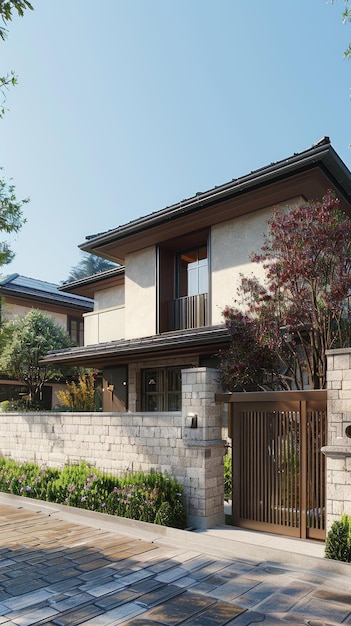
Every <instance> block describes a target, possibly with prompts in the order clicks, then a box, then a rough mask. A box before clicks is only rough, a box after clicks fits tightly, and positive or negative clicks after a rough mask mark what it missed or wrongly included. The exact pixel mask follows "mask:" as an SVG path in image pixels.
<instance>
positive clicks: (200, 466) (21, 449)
mask: <svg viewBox="0 0 351 626" xmlns="http://www.w3.org/2000/svg"><path fill="white" fill-rule="evenodd" d="M217 378H218V372H216V370H212V369H208V368H204V367H202V368H197V369H187V370H183V371H182V412H180V411H179V412H167V413H78V412H77V413H76V412H74V413H66V412H62V413H55V412H50V413H23V414H20V413H2V414H0V420H1V430H0V455H1V456H3V457H5V458H8V459H13V460H15V461H18V462H35V463H37V464H38V465H40V466H45V465H46V466H49V467H63V466H64V465H65V464H67V463H71V464H72V463H78V462H80V461H83V460H84V461H86V462H87V463H89V464H91V465H92V466H94V467H96V468H98V469H100V470H102V471H104V472H106V473H110V474H113V475H116V476H121V475H123V474H125V473H126V472H128V471H143V472H149V471H150V470H155V471H160V472H162V473H168V474H170V475H171V476H173V477H174V478H176V479H177V480H178V482H179V483H180V484H182V485H183V486H184V496H185V505H186V509H187V514H188V524H189V526H192V527H194V528H209V527H211V526H214V525H217V524H222V523H224V481H223V455H224V453H225V442H224V441H222V439H221V433H222V428H221V427H222V424H221V415H220V406H218V405H217V404H216V402H215V394H216V391H218V383H217Z"/></svg>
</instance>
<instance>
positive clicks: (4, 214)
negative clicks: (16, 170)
mask: <svg viewBox="0 0 351 626" xmlns="http://www.w3.org/2000/svg"><path fill="white" fill-rule="evenodd" d="M1 169H2V168H0V173H1ZM27 202H29V199H28V198H26V199H24V200H21V201H18V200H17V198H16V194H15V187H14V185H12V184H8V183H7V182H6V181H5V179H4V178H3V177H2V176H1V175H0V232H3V233H7V234H10V233H17V232H18V231H19V230H20V229H21V227H22V226H23V224H24V223H25V222H26V219H25V218H24V216H23V211H22V207H23V205H24V204H26V203H27ZM14 256H15V255H14V252H12V250H11V248H10V246H9V244H8V242H6V241H2V242H0V266H1V265H6V264H7V263H10V262H11V261H12V259H13V257H14Z"/></svg>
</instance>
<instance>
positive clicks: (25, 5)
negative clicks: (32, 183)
mask: <svg viewBox="0 0 351 626" xmlns="http://www.w3.org/2000/svg"><path fill="white" fill-rule="evenodd" d="M25 9H33V7H32V5H31V4H30V2H28V1H27V0H0V19H1V20H2V23H3V24H4V26H0V39H1V40H5V39H6V37H7V29H6V28H5V26H6V25H7V23H8V22H9V21H11V20H12V15H13V13H14V12H17V14H18V15H19V16H22V15H23V13H24V11H25ZM16 83H17V78H16V76H15V74H14V72H13V71H11V72H7V73H6V74H4V75H0V100H1V102H0V118H2V117H3V115H4V113H5V107H4V105H5V102H6V91H7V89H8V87H9V86H11V85H12V86H13V85H16ZM0 170H1V168H0ZM28 201H29V200H28V198H27V199H25V200H22V201H18V200H17V198H16V194H15V187H14V185H13V184H12V183H10V184H8V183H7V182H6V180H5V179H4V178H3V177H2V176H1V175H0V231H2V232H5V233H8V234H9V233H13V232H15V233H16V232H18V231H19V229H20V228H21V226H22V225H23V224H24V223H25V221H26V220H25V219H24V217H23V212H22V207H23V205H24V204H25V203H26V202H28ZM13 257H14V254H13V252H12V251H11V249H10V247H9V245H8V243H6V242H2V243H0V266H1V265H4V264H6V263H10V261H11V260H12V259H13Z"/></svg>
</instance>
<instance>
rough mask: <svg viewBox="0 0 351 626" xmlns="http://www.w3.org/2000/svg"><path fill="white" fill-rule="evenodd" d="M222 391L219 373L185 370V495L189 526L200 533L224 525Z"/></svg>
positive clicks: (211, 370) (203, 370)
mask: <svg viewBox="0 0 351 626" xmlns="http://www.w3.org/2000/svg"><path fill="white" fill-rule="evenodd" d="M218 391H220V385H219V382H218V370H216V369H210V368H206V367H198V368H191V369H185V370H182V439H183V445H184V455H185V458H184V464H185V471H184V486H185V492H184V495H185V501H186V508H187V512H188V523H189V526H192V527H194V528H200V529H205V528H211V527H213V526H217V525H221V524H224V468H223V456H224V454H225V441H223V440H222V437H221V435H222V423H221V406H220V403H217V404H216V401H215V394H216V393H218Z"/></svg>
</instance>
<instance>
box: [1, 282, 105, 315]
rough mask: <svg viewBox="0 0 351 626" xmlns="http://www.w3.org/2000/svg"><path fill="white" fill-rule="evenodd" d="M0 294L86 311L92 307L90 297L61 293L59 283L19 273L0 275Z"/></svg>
mask: <svg viewBox="0 0 351 626" xmlns="http://www.w3.org/2000/svg"><path fill="white" fill-rule="evenodd" d="M0 294H1V295H4V296H6V295H12V296H15V297H18V298H25V299H32V300H37V301H40V302H51V303H53V304H56V305H58V306H69V307H72V308H77V309H81V310H86V311H91V310H92V309H93V300H91V298H85V297H83V296H76V295H73V294H69V293H62V292H61V291H59V285H56V284H54V283H48V282H46V281H43V280H38V279H36V278H28V277H27V276H22V275H20V274H9V275H8V276H1V277H0Z"/></svg>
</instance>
